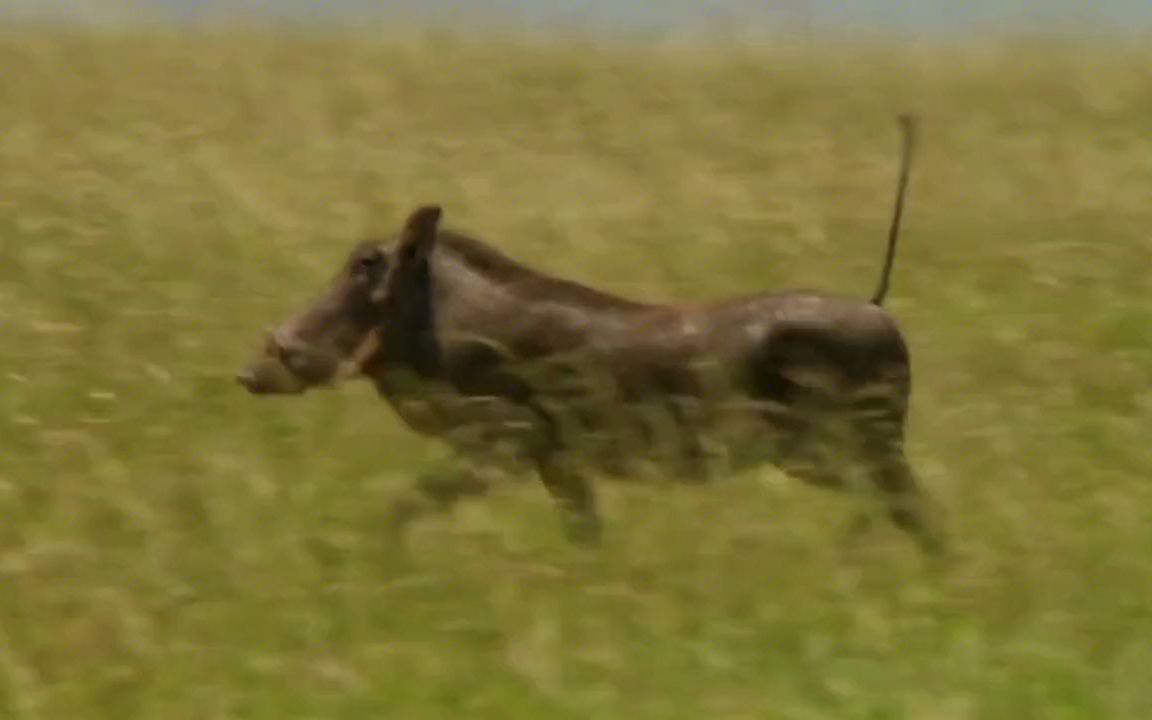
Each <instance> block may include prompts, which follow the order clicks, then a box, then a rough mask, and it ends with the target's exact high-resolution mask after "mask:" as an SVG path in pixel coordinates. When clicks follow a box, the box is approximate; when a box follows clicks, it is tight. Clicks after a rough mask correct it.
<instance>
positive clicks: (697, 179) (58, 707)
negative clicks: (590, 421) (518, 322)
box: [0, 0, 1152, 720]
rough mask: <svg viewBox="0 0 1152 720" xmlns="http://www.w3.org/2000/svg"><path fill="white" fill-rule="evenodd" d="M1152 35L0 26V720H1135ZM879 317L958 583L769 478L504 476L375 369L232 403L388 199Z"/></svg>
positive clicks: (347, 7)
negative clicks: (257, 360) (537, 481)
mask: <svg viewBox="0 0 1152 720" xmlns="http://www.w3.org/2000/svg"><path fill="white" fill-rule="evenodd" d="M1150 37H1152V4H1149V3H1148V2H1141V1H1138V0H1111V1H1110V2H1091V3H1089V2H1080V3H1074V2H1071V1H1066V2H1062V1H1058V0H1053V1H1047V2H1041V1H1039V0H1036V1H1034V2H1006V1H1005V2H994V1H993V0H982V1H976V0H973V1H970V2H944V1H943V0H937V1H928V0H922V1H918V2H915V3H913V2H910V1H908V2H895V1H893V2H884V1H882V0H858V1H857V2H851V3H848V2H832V1H831V0H810V1H808V2H800V1H799V0H790V1H788V2H783V1H782V2H776V3H752V2H694V3H690V2H686V1H676V0H667V1H666V2H649V3H643V2H639V1H638V0H615V1H613V0H588V1H587V2H582V3H568V2H560V1H559V0H539V1H538V2H531V3H530V2H526V1H525V2H512V1H511V0H487V1H483V0H476V1H474V2H457V3H449V2H446V1H445V0H434V1H433V0H428V1H426V2H420V3H417V2H410V3H383V2H380V3H370V2H366V1H364V0H361V1H354V0H347V1H346V2H333V1H329V2H315V3H305V2H302V1H299V0H281V1H278V2H273V1H272V0H266V1H265V2H241V1H237V2H225V0H199V1H195V0H188V1H186V2H178V1H177V0H153V1H152V2H145V1H143V0H140V1H138V2H132V3H128V2H112V1H111V0H108V1H106V2H99V1H97V0H92V1H90V2H80V1H79V0H77V1H72V2H66V1H64V0H15V1H13V0H7V2H4V3H2V4H0V717H2V718H21V719H23V718H29V719H32V718H35V719H39V718H45V719H51V720H55V719H57V718H68V720H85V719H87V718H116V719H117V720H123V719H125V718H133V717H140V718H165V719H166V720H174V719H177V718H189V719H193V718H195V719H196V720H202V719H203V718H245V719H249V718H278V719H279V718H386V717H398V718H421V719H423V718H449V717H451V718H458V717H469V718H492V719H493V720H496V719H499V720H509V719H513V718H540V717H545V718H588V717H595V718H599V719H608V718H628V719H629V720H634V719H639V718H691V719H693V720H696V719H698V718H716V719H728V718H732V719H736V718H741V719H750V718H838V719H843V718H860V719H864V718H867V719H869V720H876V719H878V718H916V719H917V720H920V719H924V718H932V719H937V718H939V719H941V720H944V719H953V718H1014V719H1021V720H1023V719H1026V718H1038V719H1039V718H1043V719H1044V720H1049V719H1050V718H1132V719H1133V720H1137V719H1140V720H1142V719H1143V718H1147V717H1150V716H1152V683H1149V682H1148V668H1149V667H1150V666H1152V559H1150V558H1152V482H1150V477H1149V469H1150V468H1152V444H1150V443H1149V442H1148V432H1149V429H1150V428H1152V334H1150V330H1149V328H1152V292H1150V288H1152V285H1150V284H1149V280H1148V269H1149V267H1152V234H1150V230H1149V228H1152V50H1149V48H1150V47H1152V43H1149V42H1148V41H1149V39H1150ZM906 111H910V112H913V113H915V114H916V115H917V116H918V117H919V118H920V122H921V128H922V142H921V152H920V155H919V157H918V159H917V162H916V166H915V169H914V171H913V178H912V186H911V192H910V196H909V204H908V215H907V217H906V224H905V231H904V237H903V240H902V246H901V249H900V253H899V257H898V260H897V264H896V271H895V275H894V278H893V289H892V292H891V294H890V295H889V301H888V303H887V307H889V308H890V309H891V311H892V312H893V313H894V314H895V315H896V316H897V317H898V318H899V319H900V321H901V323H902V324H903V325H904V327H905V330H906V332H907V335H908V339H909V343H910V346H911V350H912V357H913V375H914V383H915V385H914V391H913V400H912V414H911V418H910V423H909V428H908V431H909V439H908V442H909V447H908V449H909V455H910V457H911V459H912V462H913V465H914V466H915V467H916V469H917V472H918V473H919V475H920V477H921V478H922V481H923V483H924V485H925V487H926V488H927V490H928V492H929V493H931V494H932V496H933V497H934V498H935V499H936V500H937V501H938V502H939V503H940V505H941V506H942V507H943V509H944V511H945V513H946V516H947V523H948V526H949V530H950V531H951V533H952V535H953V536H954V538H955V541H956V548H955V550H956V554H955V557H954V560H953V562H952V564H951V565H949V566H948V567H947V568H928V567H926V566H925V565H924V564H923V563H922V561H921V558H920V557H919V556H918V555H917V554H916V551H915V549H914V548H913V547H912V546H911V544H910V543H908V542H907V539H906V538H904V537H901V536H900V535H899V534H897V533H896V532H894V531H892V530H891V529H890V528H887V527H886V526H878V527H877V528H876V530H875V532H873V533H870V534H868V535H867V536H864V537H863V538H862V539H860V540H859V542H858V544H857V545H856V546H853V547H850V548H847V550H848V551H847V552H846V551H845V548H844V540H843V538H844V537H846V536H845V534H844V531H845V529H846V527H847V525H848V523H849V521H850V520H851V518H852V517H854V513H855V510H856V509H857V508H858V507H859V504H858V502H859V501H857V500H855V499H853V498H850V497H847V496H844V495H836V494H831V493H826V492H822V491H818V490H815V489H813V488H810V487H806V486H803V485H801V484H800V483H798V482H796V481H794V480H792V479H789V478H787V477H785V476H783V475H781V474H780V473H778V472H776V471H775V470H772V469H771V468H762V469H759V470H755V471H750V472H747V473H742V474H740V475H739V476H736V477H732V478H730V479H726V480H725V481H724V482H717V483H714V484H713V485H712V486H710V487H707V488H683V487H671V486H664V485H661V484H657V485H656V486H652V487H645V486H623V487H622V486H608V485H605V486H603V487H602V489H601V492H602V501H603V504H604V512H605V517H606V525H607V536H606V546H605V548H604V549H603V550H602V551H600V552H597V553H591V554H589V553H585V552H580V551H577V550H575V549H573V548H572V547H570V546H568V545H567V544H566V543H565V542H564V541H563V539H562V538H561V535H560V533H559V528H558V523H557V518H556V515H555V513H554V511H553V508H552V506H551V503H550V502H549V500H548V498H547V497H546V496H545V494H544V492H543V491H541V490H540V488H538V487H536V486H535V485H534V484H532V483H524V484H513V485H510V486H508V487H504V488H500V489H499V490H498V492H496V493H495V494H494V496H493V497H491V498H488V499H486V500H485V501H483V502H477V503H473V504H470V505H467V506H465V507H462V508H460V510H459V512H457V513H454V514H453V515H452V516H447V517H437V518H434V519H431V520H430V521H429V522H427V523H425V524H423V525H421V526H420V527H418V528H417V529H416V530H415V532H414V533H413V535H412V537H411V538H410V546H409V551H408V552H407V553H402V552H400V550H399V548H397V547H396V545H395V544H394V543H393V542H391V541H390V540H389V538H388V537H387V536H386V534H385V533H384V532H383V530H382V527H381V520H382V517H383V513H384V509H385V508H386V507H387V505H388V502H389V500H390V499H391V498H393V497H394V496H395V495H396V494H397V493H398V492H400V491H402V490H403V489H404V488H405V487H406V486H407V484H408V483H409V482H411V480H412V479H413V478H414V477H415V476H417V475H419V474H420V473H421V472H423V471H424V470H425V469H426V468H428V467H433V466H434V465H435V463H436V462H438V461H439V460H440V458H441V453H442V451H441V450H440V449H439V448H438V446H437V445H436V443H434V442H432V441H430V440H428V439H425V438H418V437H416V436H414V435H413V434H412V433H411V432H409V431H408V430H406V429H405V428H403V427H402V426H400V425H399V423H397V421H396V420H395V418H394V416H393V414H392V412H391V411H390V410H389V409H388V408H387V407H386V406H385V405H383V404H382V403H381V402H380V401H379V400H378V399H377V398H376V397H375V395H374V393H373V391H372V390H371V388H370V387H367V386H366V385H365V384H362V383H351V384H348V385H346V386H342V387H340V388H337V389H334V390H332V391H330V392H321V393H316V394H313V395H308V396H304V397H294V398H279V399H273V398H254V397H251V396H249V395H247V394H246V393H244V392H243V391H242V390H241V388H240V387H239V386H238V385H237V384H236V383H235V382H234V380H233V377H234V375H235V373H236V372H237V370H238V369H239V368H240V367H241V366H242V365H243V363H244V362H245V361H247V360H248V359H249V357H250V356H251V354H252V353H253V352H254V351H255V350H256V349H257V348H258V346H259V344H260V336H261V333H262V331H263V329H264V328H265V327H266V326H268V325H270V324H273V323H275V322H277V321H278V320H280V319H281V318H283V317H284V316H285V315H287V314H288V313H290V312H293V311H295V310H296V309H297V308H299V307H300V305H301V304H302V303H304V302H305V301H307V300H308V299H310V298H311V297H313V295H314V293H315V292H317V291H318V290H319V289H320V287H321V285H322V284H323V283H324V282H325V281H326V280H327V279H328V278H329V277H330V275H331V274H332V273H333V272H334V271H335V269H336V266H337V264H338V263H339V262H340V261H341V260H342V259H343V257H344V256H345V254H346V253H347V251H348V249H349V248H350V247H351V245H352V244H353V243H354V242H356V241H357V240H359V239H361V238H364V237H366V236H380V235H385V234H388V233H390V232H391V231H392V230H393V229H394V228H395V227H396V225H397V223H398V222H399V221H400V220H401V218H403V217H404V215H405V214H406V213H407V212H408V211H409V210H410V209H411V208H412V207H413V206H414V205H415V204H417V203H423V202H439V203H442V204H443V205H444V207H445V210H446V223H447V224H448V225H449V226H452V227H455V228H458V229H462V230H466V231H469V232H472V233H474V234H476V235H478V236H480V237H483V238H485V239H486V240H488V241H490V242H491V243H492V244H493V245H495V246H497V247H499V248H500V249H502V250H503V251H505V252H507V253H508V254H510V255H512V256H513V257H514V258H517V259H519V260H521V261H523V262H525V263H528V264H530V265H532V266H534V267H537V268H540V269H542V270H544V271H548V272H552V273H556V274H560V275H564V276H566V277H571V278H574V279H577V280H580V281H582V282H585V283H588V284H591V285H594V286H596V287H600V288H603V289H606V290H610V291H615V292H619V293H622V294H625V295H629V296H632V297H637V298H643V299H650V300H668V299H673V298H675V299H683V300H700V299H707V298H717V297H722V296H726V295H730V294H738V293H745V292H755V291H760V290H765V289H776V288H785V287H788V288H792V287H801V286H802V287H814V288H823V289H830V290H837V291H840V292H844V293H848V294H852V295H858V296H861V297H863V296H865V295H866V294H867V293H868V292H870V291H871V290H872V288H873V284H874V282H875V278H876V275H877V272H878V270H879V267H880V263H881V259H882V250H883V239H884V234H885V231H886V227H887V223H888V215H889V212H890V207H891V195H892V190H893V186H894V183H895V178H896V167H897V152H898V136H897V130H896V125H895V117H896V116H897V114H898V113H901V112H906Z"/></svg>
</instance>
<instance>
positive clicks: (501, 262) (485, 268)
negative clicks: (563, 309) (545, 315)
mask: <svg viewBox="0 0 1152 720" xmlns="http://www.w3.org/2000/svg"><path fill="white" fill-rule="evenodd" d="M437 243H438V246H439V250H440V251H448V252H450V253H452V254H454V255H456V256H457V257H459V258H460V259H461V260H462V261H463V262H464V263H465V264H467V265H468V266H469V267H471V268H473V269H474V270H476V271H477V272H479V273H481V274H483V275H485V276H487V277H488V278H490V279H491V280H493V281H494V282H496V283H499V284H501V285H514V286H515V287H516V289H517V290H518V291H520V292H524V293H526V294H527V295H529V296H531V297H534V298H541V299H552V300H560V301H569V302H572V303H573V304H578V305H584V306H586V307H594V308H600V309H604V310H640V309H643V308H646V307H649V306H648V305H647V304H645V303H642V302H638V301H635V300H629V299H628V298H623V297H620V296H619V295H613V294H611V293H607V292H604V291H602V290H597V289H595V288H591V287H588V286H587V285H581V284H580V283H577V282H573V281H571V280H565V279H564V278H560V277H556V276H554V275H549V274H547V273H544V272H541V271H539V270H535V269H533V268H531V267H528V266H527V265H524V264H523V263H520V262H517V261H516V260H513V259H512V258H510V257H508V256H507V255H505V254H504V253H502V252H500V251H499V250H497V249H496V248H494V247H492V246H491V245H489V244H487V243H485V242H483V241H481V240H478V239H476V238H474V237H470V236H468V235H464V234H462V233H459V232H455V231H452V230H445V229H441V230H440V234H439V236H438V238H437Z"/></svg>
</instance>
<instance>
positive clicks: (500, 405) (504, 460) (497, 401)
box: [238, 119, 942, 552]
mask: <svg viewBox="0 0 1152 720" xmlns="http://www.w3.org/2000/svg"><path fill="white" fill-rule="evenodd" d="M903 129H904V134H903V138H904V142H903V158H902V163H901V173H900V182H899V187H898V192H897V199H896V207H895V212H894V216H893V221H892V225H891V228H890V232H889V239H888V246H887V256H886V260H885V263H884V268H883V271H882V273H881V279H880V283H879V286H878V288H877V290H876V293H875V294H874V296H873V297H872V299H871V301H870V302H867V301H862V300H857V299H853V298H848V297H841V296H836V295H831V294H827V293H821V292H800V291H796V292H782V293H773V294H759V295H752V296H747V297H741V298H735V299H728V300H722V301H719V302H714V303H709V304H704V305H671V304H650V303H642V302H636V301H633V300H628V299H624V298H621V297H617V296H615V295H611V294H608V293H605V292H601V291H598V290H595V289H592V288H589V287H586V286H584V285H580V284H577V283H574V282H571V281H568V280H564V279H561V278H558V277H553V276H550V275H547V274H544V273H541V272H538V271H536V270H533V269H531V268H528V267H526V266H524V265H522V264H520V263H518V262H516V261H514V260H512V259H510V258H508V257H506V256H505V255H503V254H501V253H500V252H498V251H496V250H495V249H493V248H492V247H490V246H489V245H487V244H486V243H483V242H481V241H480V240H477V239H475V238H472V237H469V236H467V235H464V234H460V233H457V232H453V231H451V230H447V229H441V228H440V227H439V221H440V218H441V210H440V208H439V207H436V206H425V207H421V208H419V209H417V210H416V211H415V212H413V213H412V214H411V215H410V217H409V218H408V220H407V222H406V223H405V224H404V226H403V229H402V230H401V231H400V233H399V236H398V237H397V238H394V239H393V240H391V241H387V242H376V241H368V242H363V243H360V244H359V245H358V246H356V248H355V249H354V250H353V251H352V253H351V255H350V256H349V257H348V259H347V260H346V261H345V262H344V265H343V267H342V268H341V269H340V271H339V272H338V273H337V275H336V277H335V278H334V279H333V281H332V282H331V284H330V286H329V288H328V289H327V291H326V292H325V293H324V294H322V295H321V296H320V298H319V299H317V300H316V301H315V302H313V303H312V304H311V305H309V306H308V308H307V309H306V310H305V311H304V312H302V313H301V314H299V315H298V316H296V317H295V318H293V319H291V320H289V321H288V322H286V323H284V324H283V325H281V326H280V327H279V328H277V329H276V330H274V331H272V332H270V333H269V334H268V336H267V339H266V342H265V344H264V349H263V352H262V354H261V355H260V357H258V358H257V359H256V360H255V361H254V362H253V363H252V364H251V365H250V366H249V367H248V368H247V369H246V370H245V371H244V372H243V373H242V374H241V375H240V376H239V378H238V379H239V381H240V382H241V383H242V384H243V385H244V387H246V388H247V389H248V390H249V391H250V392H252V393H256V394H265V393H279V394H285V393H301V392H304V391H306V390H308V389H310V388H313V387H317V386H323V385H328V384H331V383H333V382H334V381H336V380H338V379H341V378H345V377H352V376H364V377H367V378H368V379H370V380H371V381H372V382H373V383H374V384H375V386H376V388H377V390H378V392H379V394H380V396H381V397H383V398H384V399H386V400H387V401H388V402H389V403H390V404H391V405H392V407H393V408H394V409H395V411H396V412H397V413H398V415H399V417H400V418H401V419H402V420H403V421H404V422H405V423H406V424H407V425H408V426H409V427H410V428H412V429H414V430H415V431H417V432H420V433H423V434H426V435H431V436H436V437H439V438H442V439H444V440H445V441H447V442H448V443H449V445H450V446H451V447H452V448H453V449H454V450H455V451H456V458H457V460H456V461H454V462H453V463H452V465H451V466H450V467H445V468H437V469H435V470H434V471H432V472H430V473H428V474H425V475H423V476H421V477H420V478H419V480H418V482H417V483H416V485H415V487H414V488H413V489H412V490H411V491H410V492H409V493H408V494H407V495H405V496H404V497H402V498H400V499H398V500H397V502H396V504H395V506H394V507H393V508H392V520H393V522H394V523H395V524H396V525H397V526H398V527H399V526H403V525H405V524H407V522H408V521H410V520H412V519H413V518H415V517H417V516H418V515H420V514H421V513H422V512H424V511H426V510H430V509H447V508H450V507H451V506H453V505H454V503H456V502H457V501H458V500H460V499H461V498H464V497H467V496H474V495H480V494H482V493H483V492H484V491H485V490H486V489H487V488H488V487H489V486H490V484H491V482H492V480H493V479H494V476H496V475H500V474H504V473H507V472H513V471H517V470H535V471H536V472H537V473H538V474H539V477H540V479H541V480H542V481H543V484H544V486H545V487H546V488H547V490H548V491H549V493H550V494H551V495H552V496H553V497H554V498H555V500H556V501H557V503H558V505H559V507H560V508H561V510H562V512H563V515H564V517H565V520H566V529H567V533H568V535H569V537H570V538H572V539H573V540H575V541H578V542H586V543H593V542H596V541H597V540H598V539H599V536H600V521H599V515H598V512H597V508H596V501H595V494H594V492H593V487H592V485H591V484H590V478H591V477H592V476H593V475H607V476H616V477H637V476H639V475H640V474H642V473H643V471H645V470H655V471H657V472H659V473H660V474H661V475H662V476H663V477H674V478H679V479H684V480H688V481H697V482H698V481H703V480H705V479H708V478H710V477H714V476H715V475H717V474H723V473H725V472H728V471H731V470H733V469H737V468H740V467H747V466H749V465H754V464H757V463H763V462H769V463H773V464H775V465H776V466H778V467H780V468H782V469H783V470H784V471H786V472H788V473H789V474H792V475H794V476H796V477H799V478H801V479H804V480H806V481H809V482H812V483H815V484H817V485H820V486H826V487H834V488H845V487H849V486H852V485H858V486H863V487H865V488H869V489H870V490H872V491H875V492H876V493H877V494H878V495H879V497H881V498H882V499H883V500H884V502H885V504H886V507H887V508H888V514H889V516H890V518H891V519H892V521H894V523H895V524H896V525H897V526H898V527H900V528H902V529H904V530H906V531H908V532H909V533H911V534H912V535H913V537H915V539H916V540H917V541H918V542H919V544H920V545H921V546H922V547H923V548H924V549H925V550H927V551H932V552H934V551H937V550H940V549H941V547H942V542H941V535H940V533H939V532H938V531H937V530H936V529H935V528H934V527H933V525H934V524H933V523H930V522H929V521H928V517H927V513H926V502H925V499H924V497H923V495H922V494H921V492H920V491H919V489H918V487H917V483H916V480H915V479H914V476H913V474H912V472H911V470H910V469H909V466H908V463H907V461H906V459H905V455H904V450H903V436H904V424H905V416H906V413H907V408H908V397H909V392H910V368H909V358H908V350H907V347H906V345H905V342H904V340H903V338H902V335H901V332H900V330H899V328H898V326H897V323H896V321H895V320H894V319H893V318H892V317H891V316H890V315H889V314H888V313H887V312H886V311H884V310H883V309H882V308H881V303H882V302H883V300H884V297H885V294H886V292H887V289H888V283H889V277H890V275H891V271H892V265H893V259H894V256H895V250H896V242H897V238H898V235H899V225H900V217H901V214H902V207H903V199H904V194H905V188H906V185H907V179H908V171H909V166H910V158H911V148H912V144H913V132H912V130H913V128H912V125H911V122H910V121H909V120H907V119H903Z"/></svg>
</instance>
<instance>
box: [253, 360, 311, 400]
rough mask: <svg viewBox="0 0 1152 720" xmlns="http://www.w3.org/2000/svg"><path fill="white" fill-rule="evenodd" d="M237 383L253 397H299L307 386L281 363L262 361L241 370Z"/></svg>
mask: <svg viewBox="0 0 1152 720" xmlns="http://www.w3.org/2000/svg"><path fill="white" fill-rule="evenodd" d="M236 382H238V383H240V384H241V385H242V386H243V387H244V389H245V390H247V391H248V392H250V393H252V394H253V395H299V394H300V393H302V392H304V390H305V385H304V383H302V382H301V381H300V380H299V379H298V378H297V377H296V376H295V375H293V374H292V373H291V372H289V371H288V369H287V368H285V367H284V366H283V365H281V364H280V363H278V362H276V361H274V360H270V359H261V360H258V361H256V362H254V363H252V364H251V365H249V366H248V367H246V368H244V369H243V370H241V371H240V372H239V373H238V374H237V375H236Z"/></svg>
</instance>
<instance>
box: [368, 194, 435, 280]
mask: <svg viewBox="0 0 1152 720" xmlns="http://www.w3.org/2000/svg"><path fill="white" fill-rule="evenodd" d="M442 214H443V210H441V208H440V206H439V205H424V206H421V207H419V208H417V209H416V210H414V211H413V212H412V214H411V215H409V216H408V219H407V220H406V221H405V222H404V228H403V229H402V230H401V231H400V242H399V243H398V244H397V246H396V251H395V255H394V257H393V261H392V267H391V269H390V271H389V273H388V277H387V278H385V280H384V282H383V283H381V285H380V287H378V288H377V289H376V291H375V292H373V293H372V299H373V300H374V301H376V302H382V301H383V300H384V299H385V298H387V297H388V296H389V295H390V294H391V293H392V289H393V288H394V287H395V286H396V285H397V283H400V284H403V283H405V282H407V281H409V279H411V278H413V277H414V275H415V273H418V272H419V271H420V270H421V268H422V267H423V266H424V264H425V263H426V262H427V261H428V256H429V255H431V254H432V248H433V247H435V245H436V233H437V230H438V229H439V226H440V216H441V215H442Z"/></svg>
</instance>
